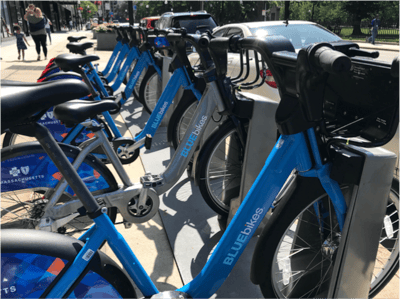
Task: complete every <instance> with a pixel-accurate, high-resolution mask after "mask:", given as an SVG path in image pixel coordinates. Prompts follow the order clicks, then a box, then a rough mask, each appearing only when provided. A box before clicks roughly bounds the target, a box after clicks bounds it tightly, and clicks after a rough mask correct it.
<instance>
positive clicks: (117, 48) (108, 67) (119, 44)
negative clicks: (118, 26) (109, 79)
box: [101, 40, 123, 76]
mask: <svg viewBox="0 0 400 299" xmlns="http://www.w3.org/2000/svg"><path fill="white" fill-rule="evenodd" d="M122 46H123V44H122V42H121V41H120V40H119V41H118V42H117V44H116V46H115V47H114V50H113V52H112V54H111V57H110V59H109V60H108V63H107V65H106V67H105V69H104V70H103V71H101V73H102V74H103V75H104V76H106V75H107V74H108V73H109V71H110V70H111V67H112V65H113V64H114V61H115V59H116V58H117V56H118V53H119V51H121V49H122Z"/></svg>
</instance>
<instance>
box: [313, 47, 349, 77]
mask: <svg viewBox="0 0 400 299" xmlns="http://www.w3.org/2000/svg"><path fill="white" fill-rule="evenodd" d="M309 59H310V62H311V64H314V66H315V67H317V68H320V69H322V70H323V71H325V72H327V73H330V74H334V75H335V74H336V75H338V74H341V73H345V72H349V71H350V69H351V65H352V64H351V59H350V58H349V57H348V56H347V55H345V54H343V53H341V52H338V51H336V50H334V49H333V48H332V46H330V47H328V46H325V45H321V44H317V45H315V46H313V47H312V48H311V49H309Z"/></svg>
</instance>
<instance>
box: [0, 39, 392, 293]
mask: <svg viewBox="0 0 400 299" xmlns="http://www.w3.org/2000/svg"><path fill="white" fill-rule="evenodd" d="M82 34H84V35H87V36H88V40H87V41H93V42H95V40H91V35H92V34H91V32H79V33H76V32H72V33H68V32H65V33H56V34H52V38H53V43H52V45H49V46H48V49H49V53H48V58H52V57H54V56H56V55H58V54H61V53H65V52H66V49H65V44H66V41H67V39H66V38H67V36H69V35H82ZM28 42H29V43H30V45H31V46H30V47H28V50H26V56H25V61H21V60H18V59H17V56H18V53H17V49H16V45H15V41H14V42H13V41H11V42H10V41H7V42H5V43H3V44H2V47H1V53H0V56H1V57H2V60H1V79H7V80H17V81H24V82H35V81H36V79H37V78H38V77H39V76H40V74H41V72H42V71H43V69H44V67H45V65H46V64H47V62H48V61H45V60H43V54H42V60H40V61H37V55H36V51H35V48H34V43H33V41H32V39H31V38H28ZM360 46H361V47H362V48H365V49H376V50H383V49H384V50H388V51H394V52H395V51H397V52H398V51H399V47H398V46H393V45H379V44H378V45H375V46H374V45H370V44H366V43H364V44H362V43H360ZM110 53H111V52H110V51H95V50H89V51H88V54H96V55H99V56H100V67H99V69H100V70H101V69H103V68H104V66H105V64H106V62H107V60H108V58H109V56H110ZM116 121H117V124H118V126H119V128H120V130H122V131H124V134H125V135H126V136H131V135H130V132H129V131H128V130H127V129H126V126H125V123H124V121H123V119H122V118H120V117H118V118H116ZM125 169H126V170H127V171H128V173H129V175H130V177H131V180H132V181H134V182H137V181H138V180H139V177H140V176H142V175H143V174H144V168H143V164H142V160H141V159H140V158H139V159H138V160H137V161H135V162H134V163H132V164H131V165H128V166H125ZM119 230H120V232H121V233H122V234H123V235H124V237H125V238H126V240H127V241H128V243H129V244H130V246H131V247H132V248H133V250H134V252H135V254H137V256H138V259H139V260H140V261H141V263H142V264H143V266H144V268H145V269H146V271H147V272H148V273H149V275H150V276H151V278H152V279H153V281H155V282H156V286H157V287H158V289H159V290H160V291H163V290H171V289H175V288H179V287H180V286H182V279H181V276H180V273H179V271H178V268H177V266H176V263H175V259H174V256H173V253H172V251H171V247H170V245H169V242H168V239H167V235H166V233H165V230H164V226H163V223H162V221H161V218H160V216H159V215H158V214H157V215H156V217H154V219H152V220H151V221H149V222H147V223H145V224H140V225H133V227H132V228H130V229H125V228H124V227H123V226H122V225H119ZM104 250H105V251H106V252H107V253H108V254H110V255H113V254H112V252H111V251H110V250H109V249H108V248H107V247H106V248H105V249H104ZM398 290H399V280H398V275H397V277H396V278H395V279H393V280H392V282H391V283H390V285H389V286H388V287H387V288H385V290H384V291H382V292H381V293H380V294H379V296H378V298H398V297H399V292H398Z"/></svg>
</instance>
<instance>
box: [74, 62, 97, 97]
mask: <svg viewBox="0 0 400 299" xmlns="http://www.w3.org/2000/svg"><path fill="white" fill-rule="evenodd" d="M87 66H88V67H89V71H90V72H92V71H94V67H93V66H92V64H91V63H88V64H87ZM76 72H77V73H79V74H80V75H81V76H82V78H83V81H85V83H86V85H87V86H88V87H89V90H90V93H91V94H92V96H93V97H97V96H98V95H100V94H99V93H98V92H97V91H96V90H95V89H94V87H93V85H92V82H90V80H89V78H88V76H87V75H86V73H85V71H83V70H82V69H81V68H79V69H78V70H76Z"/></svg>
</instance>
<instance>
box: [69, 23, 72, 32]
mask: <svg viewBox="0 0 400 299" xmlns="http://www.w3.org/2000/svg"><path fill="white" fill-rule="evenodd" d="M69 31H72V20H69Z"/></svg>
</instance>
